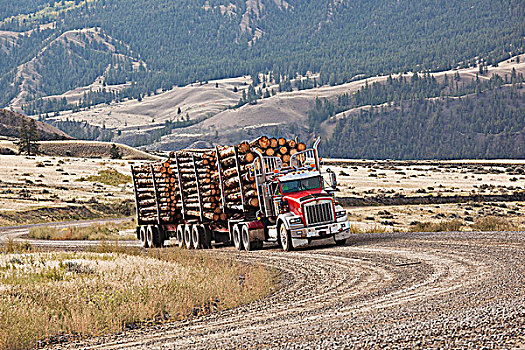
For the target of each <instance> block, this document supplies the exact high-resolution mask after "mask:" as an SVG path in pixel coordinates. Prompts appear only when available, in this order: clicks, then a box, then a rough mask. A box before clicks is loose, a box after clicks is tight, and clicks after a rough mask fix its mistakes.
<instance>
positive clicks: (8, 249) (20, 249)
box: [0, 238, 34, 254]
mask: <svg viewBox="0 0 525 350" xmlns="http://www.w3.org/2000/svg"><path fill="white" fill-rule="evenodd" d="M32 251H34V249H33V246H32V245H31V243H29V242H28V241H25V242H17V241H14V240H13V239H12V238H9V240H8V241H7V243H5V244H0V254H12V253H29V252H32Z"/></svg>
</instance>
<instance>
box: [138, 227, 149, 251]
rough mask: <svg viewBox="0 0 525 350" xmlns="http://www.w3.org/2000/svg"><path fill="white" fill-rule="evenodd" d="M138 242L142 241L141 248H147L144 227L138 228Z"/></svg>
mask: <svg viewBox="0 0 525 350" xmlns="http://www.w3.org/2000/svg"><path fill="white" fill-rule="evenodd" d="M139 232H140V240H141V241H142V246H143V247H144V248H148V241H147V239H146V226H140V231H139Z"/></svg>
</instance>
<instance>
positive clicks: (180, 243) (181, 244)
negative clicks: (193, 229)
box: [176, 224, 184, 248]
mask: <svg viewBox="0 0 525 350" xmlns="http://www.w3.org/2000/svg"><path fill="white" fill-rule="evenodd" d="M176 235H177V245H178V246H179V248H182V247H184V225H182V224H181V225H178V226H177V233H176Z"/></svg>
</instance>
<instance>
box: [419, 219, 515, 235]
mask: <svg viewBox="0 0 525 350" xmlns="http://www.w3.org/2000/svg"><path fill="white" fill-rule="evenodd" d="M522 229H525V227H524V226H523V225H520V224H519V223H516V222H512V221H510V220H508V219H507V218H503V217H497V216H487V217H484V218H480V219H479V220H477V221H475V222H474V223H472V224H470V225H468V224H466V223H464V222H462V221H461V220H458V219H454V220H442V221H439V222H421V223H417V224H416V225H414V227H412V228H411V229H409V232H453V231H519V230H522Z"/></svg>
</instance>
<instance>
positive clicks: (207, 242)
mask: <svg viewBox="0 0 525 350" xmlns="http://www.w3.org/2000/svg"><path fill="white" fill-rule="evenodd" d="M202 229H203V232H204V239H203V240H202V247H203V248H204V249H211V230H210V227H209V226H206V225H203V226H202Z"/></svg>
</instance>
